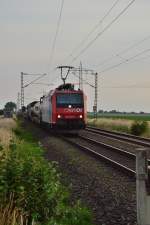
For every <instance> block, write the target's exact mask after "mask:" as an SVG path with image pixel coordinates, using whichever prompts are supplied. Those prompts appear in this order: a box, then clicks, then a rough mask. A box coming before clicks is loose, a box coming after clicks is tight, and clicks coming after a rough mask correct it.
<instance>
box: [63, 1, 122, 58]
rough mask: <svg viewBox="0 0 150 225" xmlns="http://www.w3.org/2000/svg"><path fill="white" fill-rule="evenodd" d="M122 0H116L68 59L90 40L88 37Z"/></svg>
mask: <svg viewBox="0 0 150 225" xmlns="http://www.w3.org/2000/svg"><path fill="white" fill-rule="evenodd" d="M119 1H120V0H115V2H114V3H113V5H112V6H111V8H110V9H109V10H108V11H107V12H106V14H105V15H104V16H103V17H102V19H100V20H99V22H98V23H97V24H96V25H95V26H94V27H93V28H92V29H91V30H90V31H89V33H88V34H87V35H86V36H85V38H84V39H83V40H82V41H81V42H80V43H79V44H78V45H77V46H76V47H75V48H74V49H73V51H72V53H70V54H69V56H67V57H66V59H65V60H64V61H66V60H68V59H69V58H70V57H72V55H73V53H74V52H76V51H77V50H78V49H79V48H80V47H81V46H83V44H84V43H85V42H86V41H87V40H88V38H89V37H90V36H91V35H92V34H93V33H94V32H95V31H96V29H97V28H98V27H99V26H100V25H101V24H102V23H103V21H104V20H105V19H106V18H107V17H108V16H109V14H110V13H111V11H112V10H113V9H114V8H115V6H116V5H117V4H118V3H119Z"/></svg>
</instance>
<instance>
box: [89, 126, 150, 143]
mask: <svg viewBox="0 0 150 225" xmlns="http://www.w3.org/2000/svg"><path fill="white" fill-rule="evenodd" d="M86 131H89V132H92V133H96V134H99V135H103V136H106V137H111V138H114V139H119V140H123V141H127V142H130V143H134V144H138V145H141V146H144V147H150V139H149V138H142V137H138V136H135V135H131V134H125V133H119V132H114V131H108V130H103V129H100V128H95V127H90V126H88V127H87V128H86Z"/></svg>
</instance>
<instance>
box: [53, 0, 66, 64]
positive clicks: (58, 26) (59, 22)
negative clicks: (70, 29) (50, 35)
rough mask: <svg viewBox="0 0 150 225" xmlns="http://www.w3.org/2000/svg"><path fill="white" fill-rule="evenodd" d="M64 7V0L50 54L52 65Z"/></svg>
mask: <svg viewBox="0 0 150 225" xmlns="http://www.w3.org/2000/svg"><path fill="white" fill-rule="evenodd" d="M63 7H64V0H62V1H61V7H60V12H59V17H58V22H57V27H56V32H55V36H54V40H53V44H52V49H51V55H50V67H51V65H52V62H53V58H54V54H55V48H56V42H57V37H58V33H59V29H60V24H61V18H62V12H63Z"/></svg>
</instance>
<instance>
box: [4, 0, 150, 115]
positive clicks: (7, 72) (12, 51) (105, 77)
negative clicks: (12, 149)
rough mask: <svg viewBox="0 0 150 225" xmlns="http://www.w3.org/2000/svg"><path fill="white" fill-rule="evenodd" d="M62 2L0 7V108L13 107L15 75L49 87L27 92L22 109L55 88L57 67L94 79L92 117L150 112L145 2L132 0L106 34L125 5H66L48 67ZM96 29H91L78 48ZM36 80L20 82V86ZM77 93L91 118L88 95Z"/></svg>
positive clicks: (26, 1) (98, 1)
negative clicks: (99, 111) (80, 68)
mask: <svg viewBox="0 0 150 225" xmlns="http://www.w3.org/2000/svg"><path fill="white" fill-rule="evenodd" d="M61 2H62V0H55V1H54V0H0V108H2V107H3V106H4V105H5V103H6V102H8V101H15V102H16V101H17V93H18V92H20V73H21V72H24V73H29V74H37V73H38V74H43V73H47V76H46V77H44V78H43V79H41V80H40V81H39V82H42V83H44V84H49V86H48V85H39V84H36V85H35V84H34V85H30V86H29V87H27V88H25V104H28V103H29V102H32V101H33V100H38V99H39V98H40V96H42V95H43V93H46V92H48V91H49V90H50V89H54V88H55V87H57V86H58V85H59V84H61V79H60V71H59V70H56V69H55V68H56V67H57V66H59V65H71V66H74V67H78V66H79V64H80V61H81V62H82V65H83V68H87V69H92V70H94V72H97V73H98V109H103V110H112V109H116V110H120V111H136V112H140V111H145V112H150V104H149V102H150V101H149V93H150V67H149V65H150V25H149V23H150V13H149V12H150V1H149V0H135V1H134V3H133V4H132V5H131V6H130V7H129V8H128V9H127V10H126V12H125V13H123V14H122V15H121V16H120V17H119V18H118V19H117V20H116V21H115V22H114V23H113V24H112V25H111V26H110V27H109V28H108V29H106V30H105V28H106V27H107V26H108V25H109V24H110V23H111V21H113V20H114V18H115V17H116V16H117V15H119V13H120V12H121V11H122V10H123V9H124V8H125V7H126V6H127V5H128V4H129V2H131V0H118V1H116V0H76V1H74V0H64V5H63V10H62V16H61V22H60V27H59V32H58V35H57V39H56V43H55V51H53V57H52V60H51V54H52V45H53V43H54V42H53V41H54V37H55V34H56V28H57V22H58V17H59V14H60V8H61ZM115 2H116V5H115V7H114V8H113V10H112V11H111V12H110V14H109V15H108V16H106V17H105V18H104V20H103V21H102V22H101V23H100V21H101V20H102V18H103V17H104V16H105V15H107V12H108V11H109V10H110V9H111V7H112V6H113V4H114V3H115ZM97 24H98V26H97V29H95V31H94V32H93V33H92V34H91V35H90V36H89V38H88V39H87V40H86V42H82V41H83V40H85V37H86V36H87V35H88V34H89V32H91V30H93V28H94V27H95V26H96V25H97ZM101 31H104V32H103V33H102V34H101V35H100V36H99V37H98V38H97V39H96V40H95V41H94V42H93V44H92V45H91V46H90V47H89V48H87V49H86V51H84V52H83V51H82V50H83V49H85V48H86V46H88V43H91V41H92V40H94V39H95V37H96V36H97V35H98V34H100V32H101ZM74 50H75V51H74ZM80 52H82V54H81V55H80V54H79V53H80ZM76 56H79V57H77V59H76V60H74V61H73V60H72V59H73V58H75V57H76ZM72 61H73V62H72ZM119 64H120V65H119ZM34 78H35V77H33V76H24V82H25V84H27V83H28V82H30V81H32V80H33V79H34ZM83 79H84V80H87V81H88V82H90V83H91V84H94V76H93V75H91V74H90V73H88V74H83ZM68 82H73V83H75V84H77V83H78V79H77V78H76V77H75V76H74V75H73V74H70V75H69V77H68ZM83 88H84V92H85V93H86V95H87V99H88V102H87V105H88V110H90V111H91V110H92V107H93V104H94V88H92V87H91V86H89V85H87V84H83Z"/></svg>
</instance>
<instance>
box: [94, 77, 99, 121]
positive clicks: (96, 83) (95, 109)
mask: <svg viewBox="0 0 150 225" xmlns="http://www.w3.org/2000/svg"><path fill="white" fill-rule="evenodd" d="M97 101H98V74H97V73H95V99H94V118H97Z"/></svg>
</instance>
